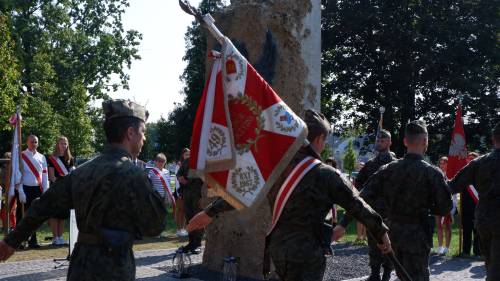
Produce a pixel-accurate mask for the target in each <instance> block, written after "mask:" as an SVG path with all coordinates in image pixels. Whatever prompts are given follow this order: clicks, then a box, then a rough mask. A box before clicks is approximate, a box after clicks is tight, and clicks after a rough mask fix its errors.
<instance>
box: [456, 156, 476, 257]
mask: <svg viewBox="0 0 500 281" xmlns="http://www.w3.org/2000/svg"><path fill="white" fill-rule="evenodd" d="M477 157H479V153H477V152H469V153H468V154H467V163H469V162H470V161H472V160H474V159H476V158H477ZM471 192H472V189H470V187H469V188H467V189H466V191H464V192H461V193H460V199H461V208H462V209H461V210H462V213H461V214H462V229H463V236H462V241H463V244H462V245H463V247H462V253H461V254H462V255H464V256H470V253H471V247H472V254H473V255H474V256H480V255H481V251H480V248H479V235H478V233H477V231H476V228H475V227H474V213H475V209H476V204H477V201H475V199H474V198H473V196H474V195H473V194H471ZM473 235H474V239H472V238H473V237H472V236H473Z"/></svg>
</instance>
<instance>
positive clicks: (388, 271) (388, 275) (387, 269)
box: [381, 266, 392, 281]
mask: <svg viewBox="0 0 500 281" xmlns="http://www.w3.org/2000/svg"><path fill="white" fill-rule="evenodd" d="M391 271H392V270H391V268H390V267H386V266H384V273H383V274H382V280H381V281H389V280H390V279H391Z"/></svg>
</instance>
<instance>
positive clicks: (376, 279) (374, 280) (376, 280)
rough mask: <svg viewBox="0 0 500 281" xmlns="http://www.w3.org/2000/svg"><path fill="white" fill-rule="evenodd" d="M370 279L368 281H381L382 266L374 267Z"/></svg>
mask: <svg viewBox="0 0 500 281" xmlns="http://www.w3.org/2000/svg"><path fill="white" fill-rule="evenodd" d="M371 268H372V272H371V274H370V277H368V279H366V281H380V266H372V267H371Z"/></svg>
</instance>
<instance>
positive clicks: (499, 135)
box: [491, 121, 500, 143]
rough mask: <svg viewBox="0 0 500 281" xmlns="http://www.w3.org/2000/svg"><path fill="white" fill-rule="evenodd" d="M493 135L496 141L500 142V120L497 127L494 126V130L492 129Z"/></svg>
mask: <svg viewBox="0 0 500 281" xmlns="http://www.w3.org/2000/svg"><path fill="white" fill-rule="evenodd" d="M491 135H492V136H493V138H494V139H495V141H496V142H497V143H498V142H500V121H499V122H497V124H496V125H495V127H493V130H492V131H491Z"/></svg>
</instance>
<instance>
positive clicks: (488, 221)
mask: <svg viewBox="0 0 500 281" xmlns="http://www.w3.org/2000/svg"><path fill="white" fill-rule="evenodd" d="M470 184H472V185H474V187H476V189H477V192H478V194H479V201H478V203H477V206H476V219H475V224H476V228H477V230H478V232H479V240H480V243H479V245H480V247H481V253H482V254H483V255H484V257H485V260H486V269H487V277H486V280H487V281H493V280H500V148H497V149H495V150H494V151H493V152H491V153H489V154H486V155H484V156H482V157H479V158H476V159H474V160H473V161H471V162H470V163H469V164H468V165H467V166H465V167H464V168H463V169H462V170H461V171H460V172H458V174H457V175H456V176H455V178H453V180H451V181H450V182H449V186H450V188H451V190H452V192H453V193H458V192H461V191H464V190H465V189H466V187H467V186H468V185H470Z"/></svg>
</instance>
